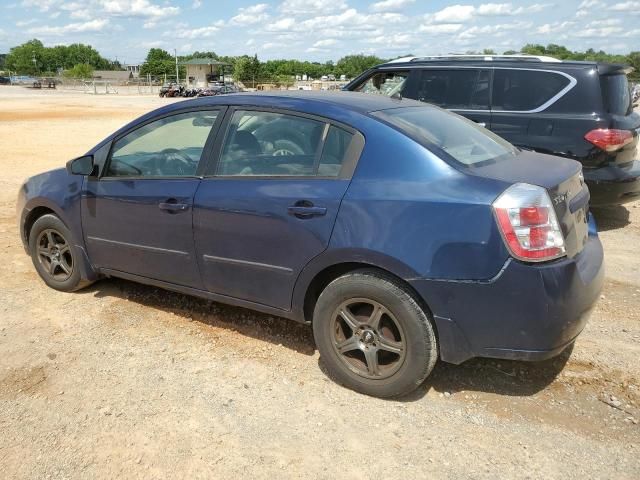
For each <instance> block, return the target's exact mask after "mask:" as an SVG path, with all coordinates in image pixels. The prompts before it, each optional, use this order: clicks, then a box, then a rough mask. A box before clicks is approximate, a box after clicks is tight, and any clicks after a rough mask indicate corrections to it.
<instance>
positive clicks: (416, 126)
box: [373, 106, 518, 167]
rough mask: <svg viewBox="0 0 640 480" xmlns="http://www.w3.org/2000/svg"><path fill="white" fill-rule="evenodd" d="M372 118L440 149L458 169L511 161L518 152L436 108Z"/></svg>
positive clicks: (392, 111) (399, 110)
mask: <svg viewBox="0 0 640 480" xmlns="http://www.w3.org/2000/svg"><path fill="white" fill-rule="evenodd" d="M373 115H374V116H376V117H378V118H380V119H382V120H384V121H387V122H389V123H390V124H392V125H394V126H395V127H396V128H397V129H398V130H400V131H401V132H404V133H405V134H406V135H407V136H408V137H410V138H412V139H414V140H416V141H417V142H419V143H420V144H423V145H425V146H426V147H427V148H432V147H436V149H440V150H441V151H443V152H444V153H446V154H447V155H448V156H449V157H450V158H451V159H453V160H454V161H455V162H456V163H457V164H458V165H461V166H466V167H471V166H474V167H475V166H480V165H484V164H488V163H495V162H498V161H502V160H506V159H508V158H512V157H513V156H515V155H516V153H517V151H518V150H517V149H516V148H515V147H514V146H513V145H511V144H510V143H509V142H507V141H506V140H503V139H502V138H500V137H498V136H497V135H495V134H493V133H491V132H490V131H488V130H486V129H484V128H481V127H478V126H477V125H476V124H475V123H473V122H472V121H471V120H467V119H466V118H464V117H460V116H458V115H455V114H453V113H450V112H447V111H445V110H440V109H437V108H432V107H428V106H425V107H404V108H393V109H389V110H380V111H378V112H373ZM445 158H446V157H445Z"/></svg>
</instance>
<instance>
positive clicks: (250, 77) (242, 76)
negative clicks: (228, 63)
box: [233, 55, 261, 87]
mask: <svg viewBox="0 0 640 480" xmlns="http://www.w3.org/2000/svg"><path fill="white" fill-rule="evenodd" d="M260 73H261V64H260V60H258V55H254V56H253V57H250V56H248V55H243V56H241V57H238V58H237V59H236V61H235V64H234V67H233V78H234V79H235V80H238V81H240V82H242V83H246V82H252V85H253V86H254V87H255V82H256V80H260Z"/></svg>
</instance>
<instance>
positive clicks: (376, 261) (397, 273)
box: [292, 249, 437, 335]
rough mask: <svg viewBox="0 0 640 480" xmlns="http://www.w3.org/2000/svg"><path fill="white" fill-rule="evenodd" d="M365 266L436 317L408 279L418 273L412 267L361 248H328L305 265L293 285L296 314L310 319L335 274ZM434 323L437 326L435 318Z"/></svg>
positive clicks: (340, 274)
mask: <svg viewBox="0 0 640 480" xmlns="http://www.w3.org/2000/svg"><path fill="white" fill-rule="evenodd" d="M362 269H371V270H376V271H378V272H380V273H381V274H383V275H385V276H387V277H390V278H391V279H392V280H394V281H395V282H396V283H398V284H399V285H401V286H402V287H403V288H404V289H406V291H407V292H409V293H410V294H411V296H412V297H413V298H414V299H415V301H416V302H417V303H418V305H420V306H421V308H423V309H424V311H425V313H427V315H428V316H429V317H430V318H431V319H433V313H432V311H431V308H430V307H429V305H428V302H427V301H426V300H425V299H424V298H422V296H421V295H419V294H418V292H417V291H416V290H415V289H414V288H413V287H412V286H411V284H410V283H409V281H408V280H409V279H411V278H415V277H416V276H417V274H416V272H415V271H414V270H413V269H411V268H410V267H409V266H407V265H405V264H404V263H402V262H400V261H398V260H397V259H394V258H392V257H389V256H387V255H384V254H380V253H378V252H363V251H361V250H360V249H358V250H348V251H339V252H330V253H329V252H327V253H326V254H324V255H321V256H319V257H316V258H315V259H314V260H312V261H311V262H310V263H309V264H308V265H307V266H306V267H305V268H304V270H303V271H302V273H301V274H300V276H299V277H298V281H297V282H296V286H295V288H294V294H293V304H292V310H293V313H294V314H295V317H296V318H298V319H300V320H302V321H304V322H305V323H311V322H312V317H313V309H314V307H315V303H316V301H317V299H318V296H319V295H320V293H321V292H322V290H323V289H324V288H325V287H326V286H327V285H328V284H329V283H331V282H332V281H333V280H335V279H336V278H338V277H340V276H342V275H344V274H346V273H348V272H352V271H355V270H362ZM432 323H433V324H434V328H435V322H432ZM436 335H437V332H436Z"/></svg>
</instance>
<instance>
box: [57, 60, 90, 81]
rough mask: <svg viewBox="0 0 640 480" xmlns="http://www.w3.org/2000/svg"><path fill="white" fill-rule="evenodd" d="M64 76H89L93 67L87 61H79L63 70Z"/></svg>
mask: <svg viewBox="0 0 640 480" xmlns="http://www.w3.org/2000/svg"><path fill="white" fill-rule="evenodd" d="M64 76H65V77H69V78H91V77H92V76H93V67H92V66H91V65H89V64H88V63H79V64H78V65H74V66H73V67H72V68H70V69H69V70H65V71H64Z"/></svg>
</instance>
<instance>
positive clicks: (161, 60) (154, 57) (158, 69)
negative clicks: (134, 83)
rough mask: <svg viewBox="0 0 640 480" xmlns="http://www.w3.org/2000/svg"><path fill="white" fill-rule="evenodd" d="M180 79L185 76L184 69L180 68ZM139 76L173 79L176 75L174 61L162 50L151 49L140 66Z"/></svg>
mask: <svg viewBox="0 0 640 480" xmlns="http://www.w3.org/2000/svg"><path fill="white" fill-rule="evenodd" d="M179 68H180V77H181V78H184V77H185V76H186V69H185V68H184V67H183V66H180V67H179ZM140 75H141V76H143V77H146V76H147V75H151V76H152V77H161V76H163V75H167V76H172V77H175V75H176V60H175V58H174V57H173V56H171V54H170V53H169V52H167V51H166V50H163V49H162V48H152V49H151V50H149V53H147V58H146V59H145V61H144V63H143V64H142V65H141V66H140Z"/></svg>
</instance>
